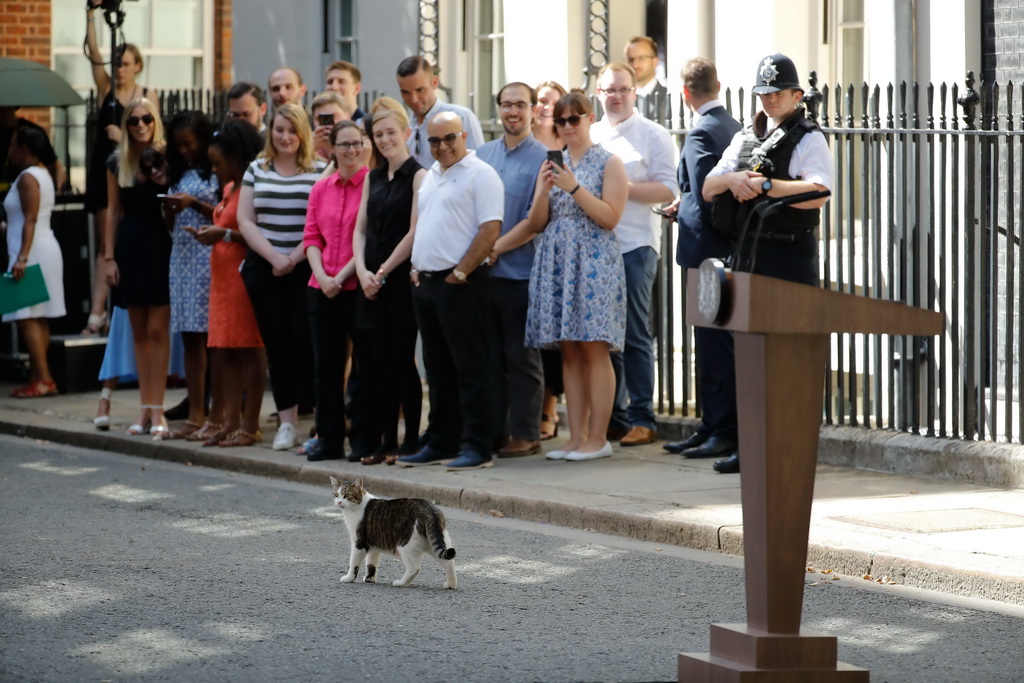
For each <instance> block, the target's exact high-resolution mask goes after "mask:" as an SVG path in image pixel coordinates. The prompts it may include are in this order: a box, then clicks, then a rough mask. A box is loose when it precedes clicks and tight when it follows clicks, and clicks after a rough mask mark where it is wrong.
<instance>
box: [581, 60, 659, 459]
mask: <svg viewBox="0 0 1024 683" xmlns="http://www.w3.org/2000/svg"><path fill="white" fill-rule="evenodd" d="M597 97H598V99H599V100H600V101H601V106H602V107H604V117H603V118H602V119H601V120H600V121H598V122H597V123H595V124H594V125H593V126H592V127H591V129H590V136H591V138H592V139H593V140H594V142H595V143H597V144H599V145H601V146H602V147H604V149H605V150H607V151H609V152H611V153H612V154H615V155H617V156H618V157H619V158H620V159H622V162H623V163H624V164H625V165H626V175H627V176H628V178H629V199H628V201H627V202H626V208H625V210H624V211H623V212H622V218H620V219H619V224H618V225H616V226H615V237H616V238H617V239H618V241H619V248H620V249H621V250H622V262H623V265H624V267H625V270H626V343H625V345H624V346H623V349H622V353H613V354H612V366H613V367H614V368H615V383H616V386H617V389H616V396H615V408H614V409H613V411H612V418H611V423H610V424H609V426H608V440H609V441H615V440H620V441H619V443H620V445H622V446H640V445H643V444H648V443H653V442H654V441H656V440H657V438H658V435H657V432H656V431H655V423H654V336H653V335H652V333H651V295H652V294H653V290H654V276H655V274H656V273H657V272H658V248H659V247H660V242H661V219H660V218H658V217H657V216H655V215H654V214H653V213H651V207H653V206H655V205H658V204H664V203H667V202H671V201H672V200H674V199H675V198H676V191H677V190H678V189H679V185H678V183H677V182H676V158H677V157H676V149H675V147H674V146H673V144H672V138H671V137H669V134H668V132H667V131H666V130H665V129H664V128H662V127H661V126H659V125H658V124H656V123H654V122H653V121H649V120H648V119H645V118H644V117H643V116H641V115H640V112H639V111H637V109H636V73H635V72H634V71H633V67H631V66H629V65H628V64H623V63H622V62H611V63H609V64H606V65H604V66H603V67H601V70H600V71H599V72H598V74H597ZM627 395H628V398H629V401H628V403H627V400H626V399H627Z"/></svg>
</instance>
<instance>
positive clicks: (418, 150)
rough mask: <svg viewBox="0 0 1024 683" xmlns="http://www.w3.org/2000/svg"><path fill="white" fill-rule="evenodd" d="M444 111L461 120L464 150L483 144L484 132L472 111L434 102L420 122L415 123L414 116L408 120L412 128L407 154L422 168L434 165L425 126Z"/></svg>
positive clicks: (447, 103)
mask: <svg viewBox="0 0 1024 683" xmlns="http://www.w3.org/2000/svg"><path fill="white" fill-rule="evenodd" d="M444 111H450V112H455V113H456V114H458V116H459V118H460V119H462V130H464V131H466V148H467V149H479V148H480V147H481V146H482V145H483V144H484V142H485V140H484V132H483V129H482V128H481V127H480V120H479V119H477V117H476V114H474V113H473V112H472V110H470V109H467V108H466V107H463V106H461V105H458V104H452V103H451V102H442V101H441V100H436V101H435V102H434V106H433V107H431V108H430V111H428V112H427V115H426V116H424V117H423V120H422V121H417V119H416V115H415V114H414V115H413V116H412V117H411V118H410V119H409V126H410V127H411V128H412V138H410V139H409V152H410V153H411V154H412V155H413V156H414V157H416V161H418V162H420V166H422V167H423V168H430V166H431V164H433V163H434V156H433V155H432V154H431V153H430V143H429V142H427V138H428V137H429V135H430V134H429V133H428V132H427V126H429V125H430V122H431V121H432V120H433V119H434V117H435V116H437V115H438V114H440V113H441V112H444Z"/></svg>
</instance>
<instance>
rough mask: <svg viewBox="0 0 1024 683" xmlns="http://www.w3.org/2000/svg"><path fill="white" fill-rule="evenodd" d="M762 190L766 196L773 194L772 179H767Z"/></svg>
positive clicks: (762, 184)
mask: <svg viewBox="0 0 1024 683" xmlns="http://www.w3.org/2000/svg"><path fill="white" fill-rule="evenodd" d="M761 189H762V190H763V191H764V193H765V194H768V193H769V192H771V191H772V179H771V178H765V179H764V182H763V183H761Z"/></svg>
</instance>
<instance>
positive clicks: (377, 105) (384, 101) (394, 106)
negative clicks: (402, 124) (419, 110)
mask: <svg viewBox="0 0 1024 683" xmlns="http://www.w3.org/2000/svg"><path fill="white" fill-rule="evenodd" d="M381 110H390V111H397V112H401V113H402V114H405V107H403V106H402V103H401V102H399V101H398V100H396V99H395V98H394V97H388V96H387V95H385V96H383V97H378V98H377V99H375V100H374V101H373V104H371V105H370V113H371V114H376V113H377V112H378V111H381ZM405 121H406V124H408V123H409V117H408V116H406V117H405Z"/></svg>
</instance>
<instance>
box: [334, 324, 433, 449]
mask: <svg viewBox="0 0 1024 683" xmlns="http://www.w3.org/2000/svg"><path fill="white" fill-rule="evenodd" d="M416 335H417V330H416V327H415V325H404V326H401V327H384V326H382V327H379V328H373V329H359V330H356V333H355V338H354V343H355V355H356V362H357V364H358V365H359V372H360V373H361V376H362V377H364V378H365V381H364V382H363V385H362V387H361V390H360V397H362V398H364V399H365V400H366V402H367V412H368V425H369V429H372V434H370V435H369V436H370V438H369V441H374V442H376V445H377V446H383V447H384V448H385V449H386V450H389V451H390V450H395V449H396V448H399V443H398V414H399V409H401V413H402V415H403V416H404V418H405V438H404V440H403V442H402V444H401V450H402V451H403V452H404V453H415V452H416V446H417V442H418V441H419V431H420V414H421V413H422V412H423V384H422V383H421V381H420V373H419V370H417V369H416ZM352 419H353V425H352V428H353V430H354V429H355V416H354V415H353V418H352ZM349 438H350V439H354V437H351V436H350V437H349ZM355 447H356V446H355V444H354V443H353V448H355ZM374 448H376V446H374Z"/></svg>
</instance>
